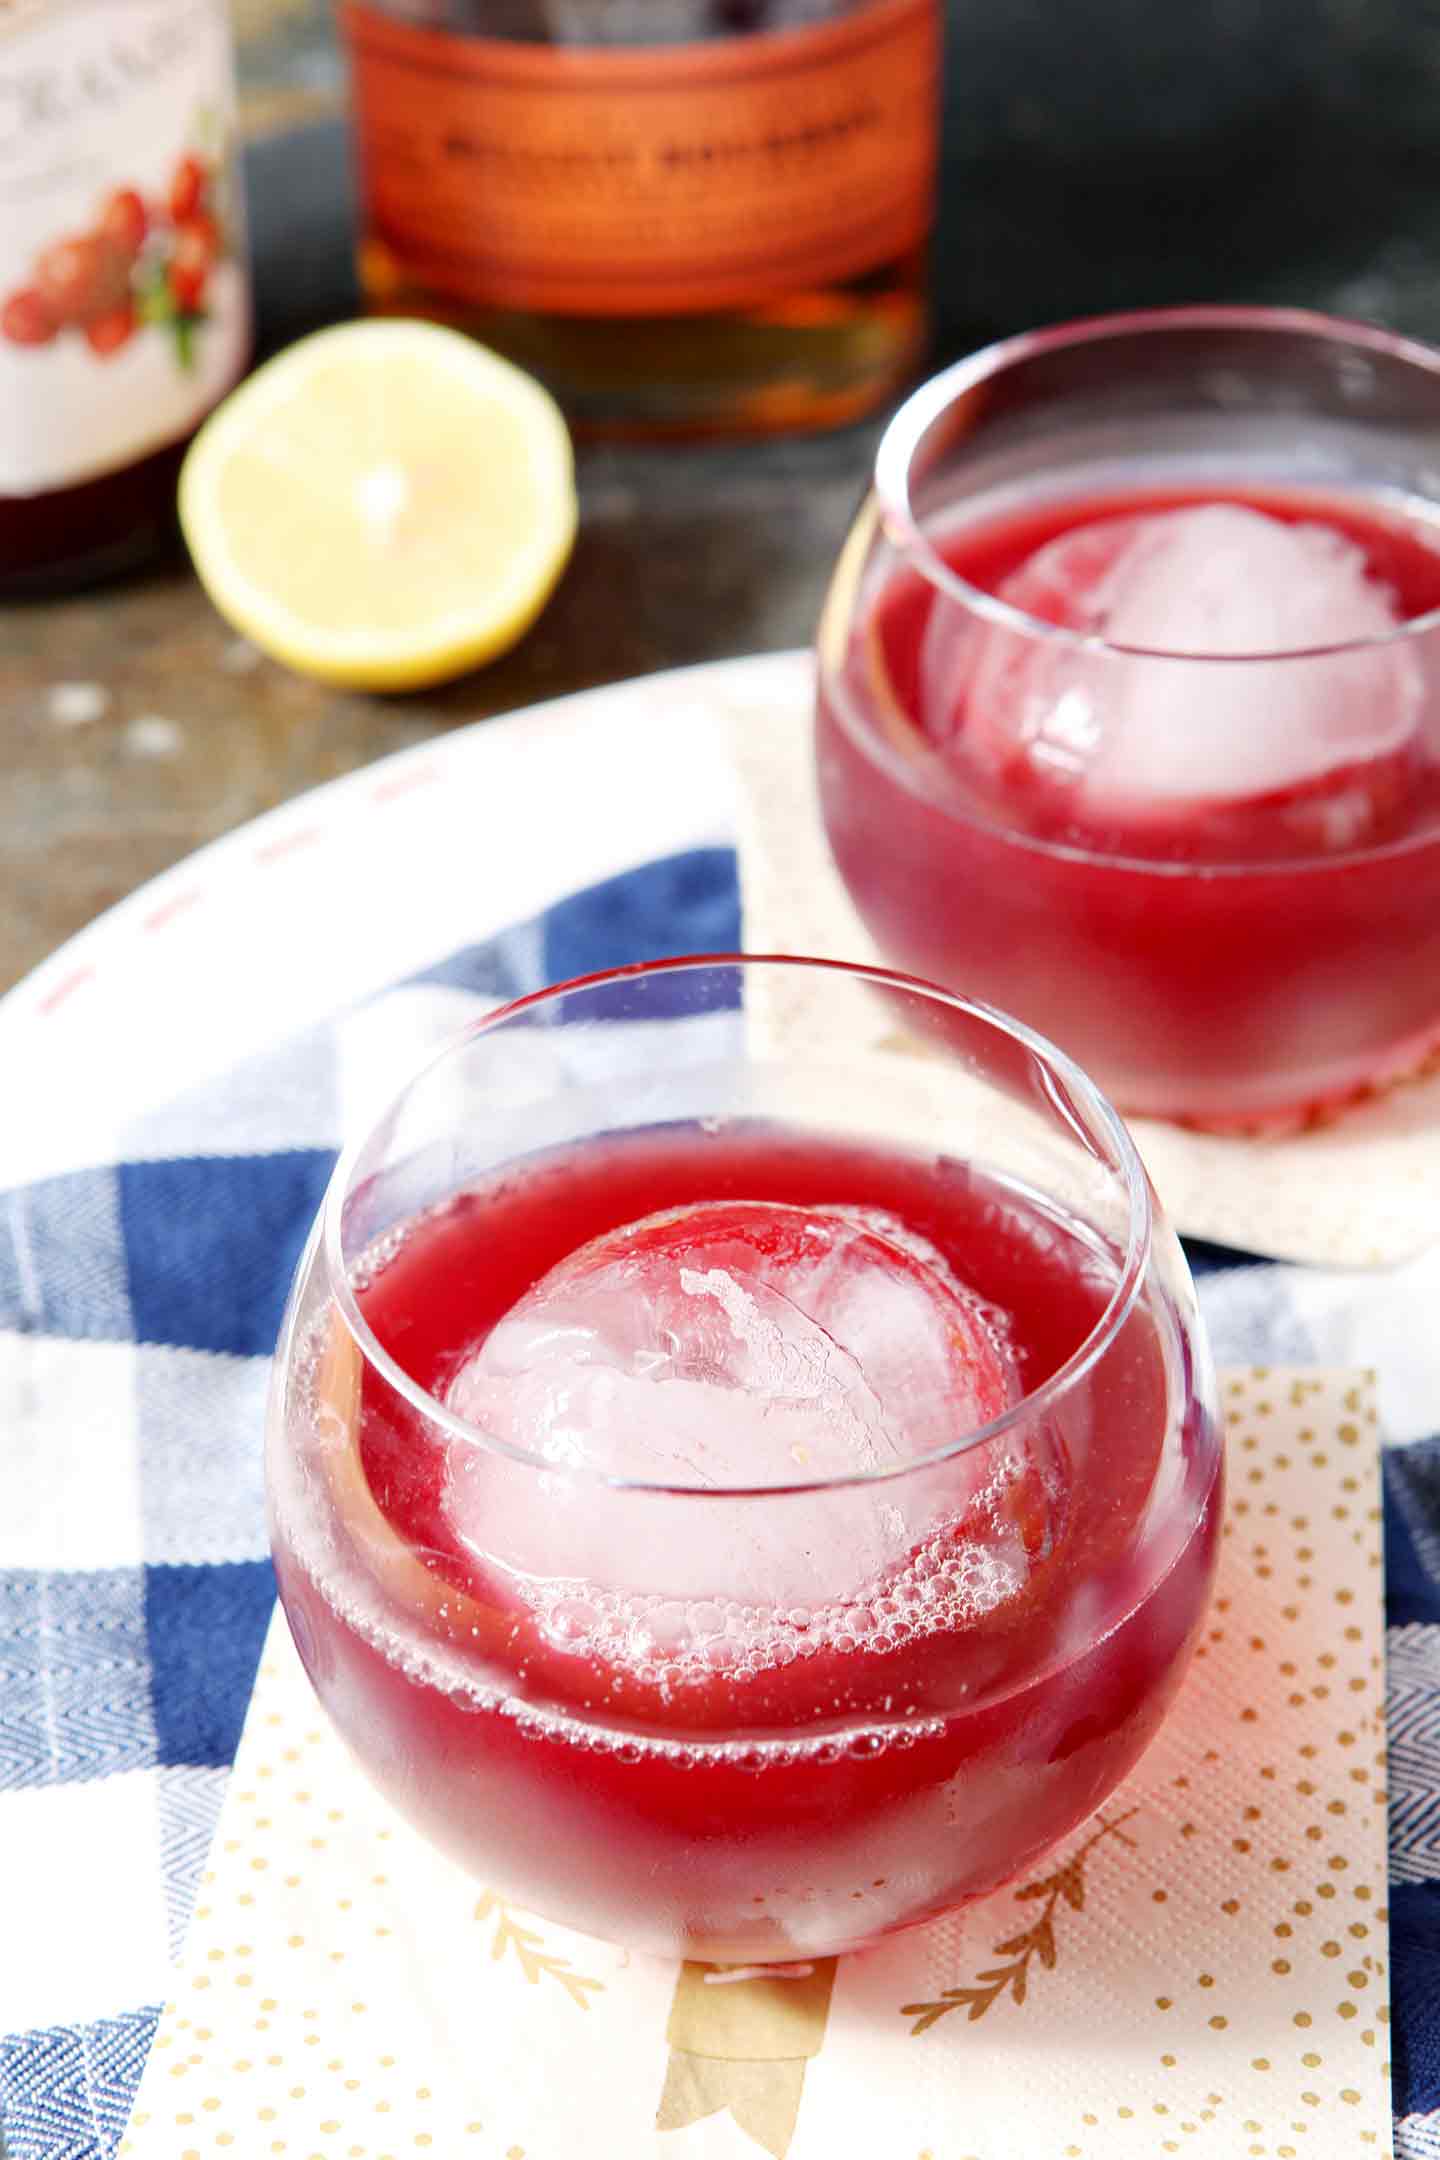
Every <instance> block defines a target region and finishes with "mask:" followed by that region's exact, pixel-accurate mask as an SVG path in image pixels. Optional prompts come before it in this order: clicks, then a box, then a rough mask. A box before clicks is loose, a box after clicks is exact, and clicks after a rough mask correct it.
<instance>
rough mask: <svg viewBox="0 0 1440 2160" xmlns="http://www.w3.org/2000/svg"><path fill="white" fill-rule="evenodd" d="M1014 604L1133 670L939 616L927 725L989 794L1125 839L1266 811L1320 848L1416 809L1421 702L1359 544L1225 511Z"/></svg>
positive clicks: (1412, 668)
mask: <svg viewBox="0 0 1440 2160" xmlns="http://www.w3.org/2000/svg"><path fill="white" fill-rule="evenodd" d="M998 597H999V598H1000V599H1001V600H1004V601H1006V602H1007V603H1008V604H1009V605H1010V606H1012V607H1014V608H1017V609H1019V610H1021V611H1022V612H1023V613H1024V614H1026V615H1029V616H1031V617H1034V618H1038V619H1039V620H1040V621H1041V622H1043V623H1048V624H1051V625H1054V626H1056V627H1058V628H1061V629H1064V630H1068V631H1074V632H1078V633H1080V634H1081V635H1082V636H1090V637H1094V638H1095V639H1097V640H1100V639H1103V640H1104V641H1105V642H1106V644H1107V645H1108V646H1110V647H1112V648H1127V649H1128V652H1129V653H1130V654H1133V655H1134V657H1127V654H1126V652H1124V651H1121V652H1116V651H1109V652H1102V651H1099V650H1096V649H1095V648H1094V647H1091V648H1090V649H1086V648H1085V647H1084V646H1083V645H1077V644H1076V643H1075V642H1074V641H1073V640H1071V639H1056V638H1047V637H1045V636H1043V635H1039V634H1036V633H1035V632H1034V631H1033V630H1023V629H1012V628H1010V627H1008V626H1005V625H1003V624H1001V623H998V622H986V621H977V620H976V619H974V618H972V617H971V616H970V615H969V614H968V612H967V611H965V610H962V609H958V608H954V607H950V606H937V607H935V608H933V609H932V610H931V613H930V618H929V622H928V625H927V628H926V632H925V637H924V641H923V646H922V651H921V656H920V702H921V712H922V718H923V721H924V725H925V728H926V732H927V733H928V734H929V735H930V737H931V738H932V740H934V741H935V742H936V743H937V744H938V745H939V746H940V747H941V748H942V749H943V750H944V751H945V753H946V755H947V756H950V757H953V758H955V759H956V760H957V761H958V762H959V763H960V764H961V765H962V766H963V767H964V768H966V769H967V770H969V771H970V772H972V773H975V774H978V776H979V777H980V778H981V779H982V780H988V781H990V782H991V783H992V784H999V785H1002V786H1004V785H1013V784H1014V783H1015V781H1016V780H1017V779H1023V780H1025V781H1027V782H1029V783H1031V784H1035V785H1039V786H1040V787H1042V788H1047V789H1049V790H1051V791H1053V792H1054V793H1056V794H1057V795H1063V796H1065V797H1067V798H1068V799H1069V801H1070V802H1071V804H1072V806H1073V808H1074V810H1075V813H1076V815H1077V816H1078V817H1081V818H1083V819H1086V820H1089V821H1091V822H1094V823H1105V824H1110V825H1122V826H1123V825H1125V824H1129V825H1132V826H1144V825H1146V824H1149V823H1152V822H1155V821H1174V820H1176V819H1177V818H1182V817H1184V816H1186V815H1192V814H1203V813H1206V812H1209V811H1213V810H1214V809H1215V808H1217V807H1220V808H1229V807H1233V806H1236V805H1254V806H1259V805H1264V806H1265V808H1266V811H1267V813H1269V814H1273V815H1275V816H1277V817H1280V818H1283V819H1284V820H1285V821H1286V823H1287V824H1289V825H1291V826H1293V827H1298V828H1299V829H1300V831H1301V832H1302V833H1303V834H1304V836H1305V837H1306V838H1307V839H1308V840H1309V841H1310V842H1311V844H1313V845H1314V846H1315V847H1316V848H1317V849H1319V850H1327V849H1336V848H1344V847H1349V846H1354V845H1357V844H1360V843H1363V842H1364V841H1365V840H1366V839H1367V838H1369V837H1372V836H1374V835H1376V834H1378V833H1379V832H1380V830H1381V829H1382V828H1383V826H1384V824H1385V821H1386V819H1387V818H1388V817H1389V816H1390V815H1391V814H1392V812H1393V811H1394V810H1395V808H1396V807H1397V806H1398V804H1399V803H1400V802H1401V801H1402V800H1403V797H1404V794H1405V792H1406V789H1407V787H1408V785H1409V782H1410V778H1411V774H1412V766H1413V761H1414V758H1415V757H1416V755H1417V754H1418V748H1419V744H1418V733H1419V725H1420V714H1421V707H1422V704H1423V698H1424V684H1423V681H1422V679H1421V674H1420V669H1419V664H1418V661H1417V659H1416V657H1415V654H1414V653H1413V652H1412V651H1411V650H1410V649H1409V648H1408V647H1407V646H1405V645H1403V644H1402V643H1399V642H1394V643H1387V642H1385V641H1386V640H1387V639H1388V638H1389V636H1390V633H1392V632H1394V631H1395V630H1397V629H1399V628H1400V627H1401V624H1402V621H1403V617H1402V615H1401V613H1400V610H1399V608H1398V606H1397V605H1396V601H1395V596H1394V595H1393V593H1392V592H1391V591H1390V590H1389V588H1388V587H1386V586H1385V585H1383V584H1382V583H1380V582H1379V581H1378V580H1377V579H1376V578H1374V577H1373V576H1371V575H1370V573H1369V567H1368V563H1367V559H1366V556H1365V553H1364V551H1363V549H1361V548H1360V547H1358V546H1357V545H1356V544H1355V542H1354V541H1353V540H1350V539H1348V538H1346V537H1345V536H1344V535H1343V534H1342V533H1340V532H1337V531H1335V530H1333V529H1332V528H1330V527H1328V526H1325V525H1321V524H1317V523H1310V522H1302V523H1292V522H1289V521H1287V520H1284V519H1281V518H1277V517H1272V516H1269V515H1268V514H1266V513H1265V512H1263V511H1260V510H1256V509H1251V508H1248V507H1246V506H1243V505H1241V504H1238V503H1226V502H1216V503H1208V504H1202V505H1199V506H1195V507H1189V508H1184V509H1174V510H1165V511H1156V512H1146V513H1138V514H1130V515H1124V516H1115V517H1102V518H1098V519H1095V520H1093V521H1092V522H1090V523H1088V524H1084V525H1080V526H1078V527H1075V528H1073V529H1072V530H1070V531H1068V532H1065V533H1062V534H1060V535H1059V536H1058V537H1057V538H1055V539H1053V540H1051V541H1049V542H1048V543H1047V544H1046V545H1044V546H1043V547H1041V548H1039V549H1037V550H1036V552H1035V553H1034V554H1033V555H1032V556H1031V557H1030V559H1029V560H1028V561H1027V562H1025V563H1023V564H1022V565H1021V566H1020V568H1019V569H1017V570H1015V571H1013V572H1012V573H1011V574H1010V576H1008V577H1007V578H1005V579H1004V580H1003V581H1002V582H1001V584H1000V585H999V587H998ZM1346 647H1348V648H1350V649H1348V650H1345V649H1340V648H1346ZM1297 655H1305V656H1306V657H1304V658H1298V657H1297Z"/></svg>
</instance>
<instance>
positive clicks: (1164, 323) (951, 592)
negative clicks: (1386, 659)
mask: <svg viewBox="0 0 1440 2160" xmlns="http://www.w3.org/2000/svg"><path fill="white" fill-rule="evenodd" d="M1175 330H1230V331H1236V330H1239V331H1249V332H1253V333H1255V334H1258V335H1264V334H1266V333H1269V332H1273V331H1283V332H1286V333H1288V334H1290V335H1292V336H1302V337H1311V338H1316V339H1327V340H1329V341H1331V342H1333V343H1336V344H1343V345H1348V346H1351V347H1354V348H1358V349H1360V350H1362V351H1366V352H1372V353H1383V354H1384V355H1385V356H1386V357H1387V358H1388V359H1394V360H1400V361H1404V362H1408V363H1409V364H1410V365H1412V366H1414V367H1417V368H1419V369H1421V370H1422V371H1423V372H1425V373H1426V374H1430V375H1435V376H1440V350H1437V349H1436V348H1434V347H1431V346H1429V345H1426V344H1424V343H1422V342H1421V341H1420V340H1419V339H1417V338H1408V337H1402V336H1400V335H1399V334H1398V333H1397V332H1395V331H1391V330H1383V329H1381V328H1379V327H1378V326H1377V325H1375V324H1373V323H1360V322H1352V321H1349V320H1347V319H1346V318H1345V317H1344V316H1339V315H1326V314H1323V313H1321V312H1320V311H1318V310H1316V309H1310V308H1287V307H1260V306H1256V307H1248V306H1246V307H1238V306H1214V305H1208V304H1207V305H1203V306H1187V307H1165V308H1135V309H1129V310H1125V311H1122V312H1120V313H1117V314H1110V315H1086V316H1080V317H1077V318H1076V319H1075V320H1074V321H1070V322H1062V323H1054V324H1050V325H1047V326H1046V327H1045V328H1044V329H1041V330H1025V331H1021V332H1020V333H1018V334H1017V335H1016V336H1014V337H1008V338H1001V339H998V340H996V341H995V342H994V343H992V344H989V345H984V346H981V347H980V348H979V350H978V351H976V352H973V353H969V354H967V355H966V356H965V358H963V359H961V360H956V361H954V362H952V363H951V365H950V366H949V367H946V368H942V369H941V370H940V372H939V374H937V375H933V376H931V378H930V380H929V381H928V382H924V383H922V384H921V385H920V386H919V388H918V389H916V390H913V391H912V392H911V393H910V395H909V397H907V398H906V400H905V402H904V403H903V404H902V405H901V406H900V407H899V408H898V410H897V411H896V412H895V413H894V414H893V415H892V417H891V419H890V420H889V422H888V423H887V425H886V428H885V431H884V434H883V435H882V436H881V438H880V443H879V447H878V449H877V450H876V453H875V464H874V472H873V480H872V485H873V488H874V492H875V497H876V500H877V501H878V503H879V505H880V511H881V518H882V521H883V524H884V527H885V531H886V534H887V536H888V537H889V539H890V540H891V541H892V542H893V544H894V545H895V546H896V547H897V548H898V549H899V551H900V553H901V554H902V555H904V556H905V557H906V559H907V560H908V561H909V562H910V563H911V564H912V565H913V566H914V568H915V569H917V570H918V571H919V572H920V574H921V576H922V577H923V578H924V579H925V580H926V582H927V584H929V585H931V586H933V588H934V589H935V590H936V591H937V592H939V593H941V594H942V595H944V596H945V597H946V598H947V599H949V600H951V601H953V602H955V603H957V604H958V605H960V606H962V607H964V608H965V609H966V610H967V611H968V612H969V613H971V614H974V615H978V616H981V617H982V618H983V619H984V620H985V621H987V622H991V623H994V624H996V625H997V626H998V627H1000V628H1002V629H1008V630H1011V631H1014V632H1017V633H1020V634H1022V635H1024V636H1025V637H1027V638H1029V639H1031V640H1033V641H1034V642H1036V643H1038V644H1047V645H1052V646H1056V647H1058V648H1060V649H1062V650H1067V651H1071V652H1083V653H1089V654H1092V655H1095V656H1098V657H1114V658H1116V659H1124V660H1151V661H1157V662H1160V663H1165V662H1168V663H1170V664H1171V665H1185V666H1189V667H1222V668H1223V667H1236V666H1239V667H1253V666H1254V665H1256V664H1257V663H1258V662H1270V663H1271V664H1274V663H1276V662H1278V661H1285V660H1296V661H1299V660H1323V659H1336V658H1340V657H1342V656H1344V655H1349V654H1354V653H1363V652H1375V651H1383V650H1385V648H1386V647H1388V646H1395V645H1404V644H1405V643H1406V642H1408V641H1409V640H1411V639H1412V638H1415V637H1417V636H1420V635H1423V634H1424V633H1425V632H1426V631H1428V630H1430V629H1433V628H1434V627H1435V625H1436V624H1437V623H1440V607H1434V608H1430V609H1427V611H1426V612H1425V613H1424V614H1423V615H1415V616H1411V617H1409V618H1408V619H1407V620H1406V621H1404V622H1400V623H1396V625H1395V626H1394V628H1393V629H1390V630H1380V631H1376V632H1374V633H1372V634H1371V635H1370V636H1367V637H1361V638H1345V639H1341V640H1339V641H1338V642H1336V643H1333V644H1326V645H1287V646H1280V647H1278V648H1276V649H1274V650H1272V651H1257V652H1243V653H1205V652H1184V651H1174V650H1171V649H1169V648H1166V647H1164V646H1147V645H1122V644H1118V643H1112V642H1111V641H1110V640H1109V639H1108V638H1106V637H1103V636H1102V635H1100V634H1099V633H1098V632H1096V631H1087V630H1072V629H1069V628H1067V627H1066V626H1065V625H1064V624H1062V623H1052V622H1046V621H1045V619H1044V618H1043V617H1042V616H1039V615H1032V614H1031V613H1030V612H1029V610H1028V609H1026V608H1020V607H1016V606H1015V605H1014V604H1013V603H1012V602H1010V601H1008V600H1002V599H1001V598H1000V597H999V595H998V594H996V593H991V592H986V591H985V589H984V588H983V587H982V586H979V585H972V584H971V583H970V581H969V580H968V579H967V578H964V577H962V576H961V575H960V573H959V572H958V571H956V570H954V569H952V568H951V566H950V565H949V564H948V563H947V562H946V561H945V558H944V556H943V555H942V554H941V553H940V551H939V550H938V548H936V547H935V546H934V545H933V543H932V542H931V540H930V539H929V538H928V536H927V534H926V532H925V529H924V526H923V524H922V523H921V520H920V517H919V515H918V513H917V512H916V510H915V506H914V501H913V497H912V479H913V474H914V465H915V460H916V457H917V455H918V454H919V452H920V449H921V447H922V445H923V443H924V441H925V438H926V436H927V435H928V434H929V432H930V430H931V428H932V427H934V426H935V425H936V423H937V422H938V421H939V420H940V419H941V418H942V417H943V415H944V414H945V412H946V411H947V410H948V409H949V408H950V407H951V406H952V405H953V404H954V403H955V401H956V399H957V398H958V397H960V396H962V395H963V394H964V393H966V392H967V391H971V390H974V389H977V388H979V386H980V385H981V384H983V383H986V382H989V381H992V380H993V379H994V378H995V377H996V376H998V375H1001V374H1003V373H1004V372H1005V371H1006V370H1007V369H1009V368H1011V367H1013V366H1015V365H1016V364H1017V363H1019V362H1022V361H1025V360H1031V359H1035V358H1037V357H1039V356H1042V355H1044V354H1047V353H1054V352H1063V351H1066V350H1068V349H1069V348H1071V347H1073V346H1079V345H1089V344H1100V343H1104V342H1105V341H1107V340H1109V339H1113V338H1119V337H1143V336H1150V335H1155V334H1163V333H1165V332H1168V331H1175ZM1437 387H1440V386H1437Z"/></svg>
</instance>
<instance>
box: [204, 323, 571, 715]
mask: <svg viewBox="0 0 1440 2160" xmlns="http://www.w3.org/2000/svg"><path fill="white" fill-rule="evenodd" d="M576 516H577V511H576V501H575V467H574V459H573V456H572V453H571V448H570V437H569V434H568V433H567V431H566V427H565V422H564V420H563V419H562V418H561V416H560V411H559V408H558V407H557V406H556V404H555V402H554V400H553V399H552V398H551V397H550V396H549V394H548V393H547V392H546V391H544V390H542V389H541V387H540V385H539V384H538V383H537V382H535V381H533V380H532V378H531V377H530V376H528V375H525V374H523V373H522V372H521V371H520V369H519V368H516V367H512V366H511V365H510V363H509V362H508V361H507V360H501V359H499V358H498V357H497V356H496V355H495V354H494V353H492V352H488V351H487V350H486V349H485V348H484V347H483V346H481V345H477V344H475V343H473V342H472V340H471V339H469V338H466V337H462V336H461V335H460V334H459V333H458V332H457V331H454V330H444V329H441V328H439V327H438V326H437V325H436V324H434V323H425V322H410V321H405V320H385V321H375V322H354V323H344V324H342V325H341V326H340V327H339V328H337V329H334V330H321V331H319V332H317V333H316V335H315V336H313V337H308V338H305V339H302V340H301V342H300V343H299V344H297V345H292V346H291V347H290V348H289V350H288V351H286V352H283V353H281V354H280V355H279V356H278V357H277V358H276V359H274V360H271V361H268V362H267V363H266V364H265V366H263V367H261V368H259V369H257V371H256V373H255V374H254V375H252V376H251V377H250V378H249V380H248V381H247V382H244V383H242V384H241V385H240V387H239V389H238V390H235V391H233V392H232V393H231V395H230V396H229V397H228V398H227V399H226V400H225V402H224V403H223V404H222V405H220V406H219V407H218V408H217V409H216V411H215V412H214V413H212V414H211V416H210V418H209V419H208V420H207V421H206V423H205V425H204V426H203V427H202V428H201V430H200V432H199V434H198V435H197V436H196V438H195V440H194V442H193V443H192V444H191V446H190V450H189V452H188V454H187V456H186V459H185V464H184V467H183V469H182V471H181V475H180V522H181V524H182V526H183V528H184V532H185V538H186V541H187V542H188V544H189V548H190V553H191V557H192V559H193V560H194V564H195V568H196V571H197V573H198V575H199V577H200V581H201V583H202V584H203V585H204V587H205V590H206V591H207V592H208V594H209V595H210V598H211V599H212V600H213V601H214V603H215V605H216V607H217V608H218V609H219V610H220V613H221V614H222V615H224V616H225V618H226V619H227V621H229V622H231V623H233V624H234V625H235V627H236V628H237V629H238V630H241V631H243V632H244V633H245V635H246V636H247V637H249V638H251V639H253V640H254V642H255V643H256V644H257V645H259V646H261V647H262V648H263V650H264V651H266V652H268V653H270V654H271V655H272V656H273V657H274V658H275V659H277V660H283V661H285V662H287V663H288V665H289V666H291V667H293V668H296V669H298V670H299V671H300V672H301V673H302V674H306V675H314V676H318V677H319V678H320V679H321V680H322V681H324V682H331V683H340V684H345V685H348V686H350V687H352V688H357V689H364V690H412V689H418V688H420V687H422V686H423V685H425V684H426V683H436V682H444V681H446V680H447V679H448V678H449V677H450V676H452V675H458V674H460V673H461V672H462V671H463V670H464V669H466V668H470V667H474V666H476V665H477V664H478V663H479V662H480V661H482V660H488V659H491V658H493V657H494V656H495V655H496V654H497V653H500V652H503V651H504V650H505V648H506V647H507V646H509V645H513V644H514V642H515V640H516V639H517V638H519V637H520V636H521V635H522V634H523V633H524V632H525V631H526V630H527V629H528V628H529V627H530V624H531V623H532V622H533V621H534V620H535V617H536V616H537V615H538V614H539V612H540V610H541V608H542V607H543V606H544V605H545V602H546V600H547V599H548V598H549V596H550V593H551V591H552V590H553V588H554V586H555V583H556V580H557V579H558V578H559V576H560V573H561V571H562V570H563V569H564V567H565V563H566V560H567V559H568V557H569V554H570V549H571V546H572V544H573V542H574V538H575V525H576Z"/></svg>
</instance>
